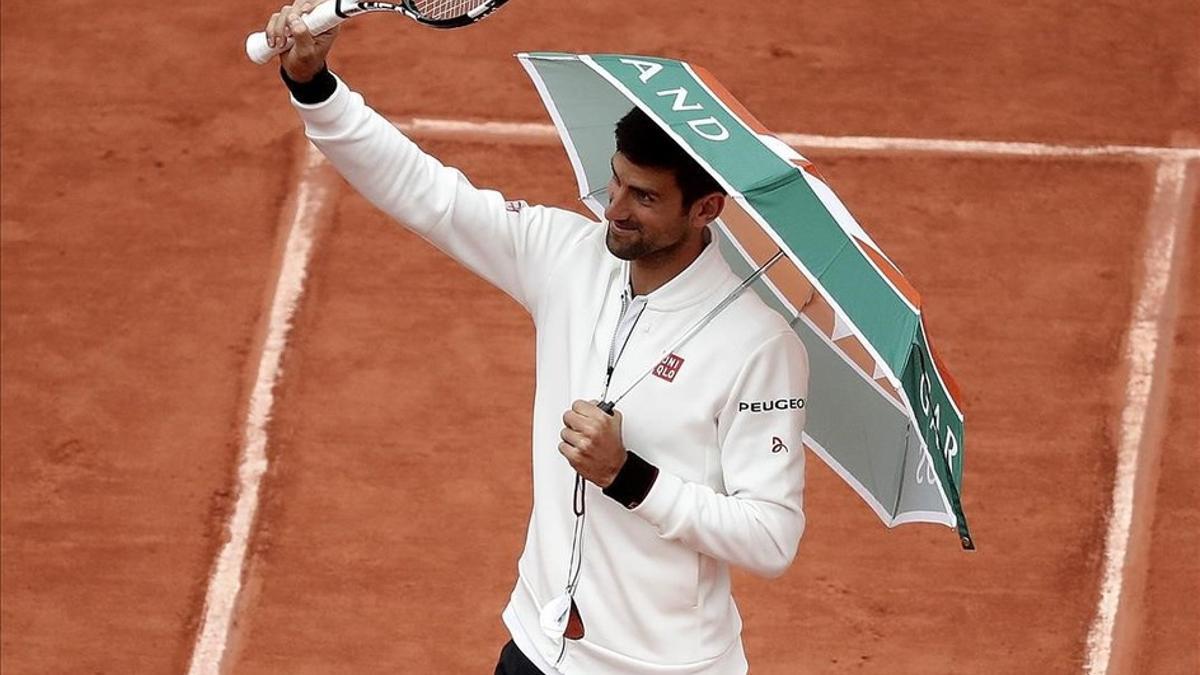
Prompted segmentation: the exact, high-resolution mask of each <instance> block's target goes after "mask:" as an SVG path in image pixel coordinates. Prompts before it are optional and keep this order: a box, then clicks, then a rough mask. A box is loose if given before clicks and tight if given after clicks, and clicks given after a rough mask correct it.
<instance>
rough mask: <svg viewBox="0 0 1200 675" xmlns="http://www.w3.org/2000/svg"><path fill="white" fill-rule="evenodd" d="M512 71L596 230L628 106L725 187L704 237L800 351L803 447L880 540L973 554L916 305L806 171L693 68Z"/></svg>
mask: <svg viewBox="0 0 1200 675" xmlns="http://www.w3.org/2000/svg"><path fill="white" fill-rule="evenodd" d="M517 58H518V59H519V60H520V62H521V64H522V65H523V66H524V67H525V69H526V71H527V72H528V73H529V76H530V77H531V78H532V79H533V82H534V85H535V86H536V87H537V90H538V93H539V94H540V96H541V98H542V101H543V103H544V104H545V106H546V109H547V111H548V112H549V114H550V117H551V118H552V119H553V120H554V125H555V127H556V128H557V130H558V133H559V136H560V137H561V138H562V141H563V145H564V146H565V147H566V151H567V155H568V156H569V157H570V160H571V164H572V166H573V168H574V170H575V177H576V179H577V181H578V183H579V194H580V196H581V197H582V199H583V201H584V203H585V204H586V205H587V206H588V207H589V208H590V209H591V210H592V211H593V212H594V213H595V214H596V215H597V217H599V218H601V219H603V217H604V216H603V213H604V206H605V204H606V203H607V199H608V195H607V194H606V192H607V185H608V179H609V175H610V172H611V168H610V165H609V161H610V159H611V157H612V155H613V153H614V152H615V151H616V143H615V140H614V137H613V128H614V125H615V123H616V121H617V120H618V119H620V117H622V116H623V115H624V114H625V113H627V112H628V111H629V110H630V108H632V107H633V106H637V107H639V108H641V109H642V110H644V111H645V112H646V113H647V114H648V115H649V116H650V118H651V119H653V120H654V121H655V122H656V123H658V125H659V126H661V127H662V128H663V129H664V130H665V131H667V132H668V133H669V134H670V135H671V136H672V138H674V139H675V141H676V142H678V143H679V145H680V146H682V147H683V148H684V149H685V150H687V152H688V153H689V154H690V155H691V156H692V157H693V158H695V159H696V161H697V162H699V163H700V165H701V166H703V167H704V168H705V169H706V170H707V171H708V172H709V173H710V174H712V175H713V177H715V178H716V179H717V180H718V182H720V183H721V185H722V186H723V187H724V188H725V190H726V191H727V192H728V193H729V196H730V198H729V199H728V200H727V202H726V207H725V211H724V213H723V214H722V215H721V218H720V219H719V220H718V221H717V222H716V223H715V226H714V228H713V230H714V233H715V235H716V241H717V243H718V246H719V248H720V250H721V253H722V255H723V257H724V258H725V259H726V261H728V263H729V265H730V266H731V267H732V268H733V270H734V271H735V272H738V273H740V274H742V276H743V277H746V278H747V279H749V278H750V277H751V276H753V275H754V273H755V272H756V271H757V272H758V274H759V276H758V277H757V278H756V279H755V280H753V281H752V282H750V283H748V284H747V285H748V286H750V287H752V288H753V289H754V290H755V292H756V293H758V295H759V296H760V297H761V298H762V299H763V301H764V302H766V304H767V305H768V306H770V307H771V308H773V309H774V310H775V311H777V312H779V313H780V314H782V315H783V316H784V317H785V318H786V319H787V320H788V321H789V323H790V324H791V326H792V328H793V330H795V331H796V334H797V335H798V336H799V337H800V339H801V340H802V341H803V342H804V345H805V346H806V347H807V349H808V355H809V367H810V381H809V400H808V402H807V404H806V406H807V408H808V422H807V428H806V430H805V435H804V441H805V446H806V447H807V448H808V449H809V450H810V451H812V452H813V453H814V454H816V455H817V456H818V457H820V458H821V459H822V460H823V461H824V462H825V463H826V464H828V465H829V466H830V467H831V468H832V469H833V470H834V471H835V472H836V473H837V474H838V475H839V476H840V477H841V478H842V479H843V480H844V481H845V482H846V483H847V484H849V485H850V486H851V487H852V488H853V489H854V490H855V491H856V492H857V493H858V494H859V495H860V496H861V497H862V499H863V500H864V501H866V503H867V504H868V505H870V507H871V508H872V509H873V510H874V512H875V513H876V515H878V516H879V518H880V519H881V520H882V521H883V523H884V524H885V525H887V526H888V527H894V526H896V525H901V524H905V523H913V522H928V523H940V524H943V525H946V526H949V527H953V528H956V529H957V531H958V535H959V540H960V542H961V544H962V546H963V548H964V549H974V547H975V546H974V542H973V540H972V538H971V535H970V531H969V530H968V528H967V522H966V518H965V517H964V515H963V510H962V504H961V499H960V496H959V495H960V486H961V484H962V474H963V458H964V450H965V438H964V435H963V413H962V407H961V406H960V404H959V402H960V401H961V400H962V397H961V395H960V393H959V391H958V387H957V385H956V384H955V382H954V380H953V379H952V378H951V377H950V374H949V372H948V371H947V370H946V368H945V366H944V365H943V364H942V363H941V361H940V360H939V359H938V358H937V356H936V354H935V352H934V351H933V348H932V345H931V342H930V339H929V336H928V334H927V332H926V330H925V324H924V321H923V319H922V304H921V297H920V295H919V294H918V293H917V291H916V290H915V289H914V288H913V287H912V285H911V284H910V283H909V282H908V281H907V280H906V279H905V277H904V276H903V275H902V274H901V273H900V271H899V269H898V268H897V267H896V265H895V264H893V263H892V261H891V260H890V259H889V258H888V257H887V256H886V255H885V254H884V253H883V251H882V250H880V248H879V246H878V245H876V244H875V242H874V241H873V240H872V239H871V237H870V236H869V235H868V234H867V233H866V232H865V231H864V230H863V229H862V227H861V226H860V225H859V224H858V223H857V222H856V221H855V219H854V217H853V216H852V215H851V214H850V212H849V210H847V208H846V207H845V206H844V205H843V204H842V202H841V200H840V199H838V197H837V195H835V194H834V193H833V191H832V190H831V189H830V188H829V186H828V185H826V183H825V182H824V180H823V179H822V177H821V176H820V174H819V173H818V172H817V171H816V170H815V169H814V167H813V165H812V164H811V163H810V162H808V161H807V160H806V159H805V158H804V157H802V156H801V155H800V154H799V153H797V152H796V151H795V150H793V149H792V148H791V147H789V146H788V145H787V144H785V143H784V142H782V141H781V140H779V139H778V138H776V137H775V136H773V135H772V134H771V133H770V132H769V131H767V129H766V128H765V127H763V125H762V124H761V123H760V122H759V121H758V120H756V119H755V118H754V116H753V115H751V114H750V112H749V111H748V110H746V108H745V107H744V106H743V105H742V104H741V103H739V102H738V101H737V100H736V99H734V98H733V96H731V95H730V94H729V92H728V90H726V89H725V87H724V86H722V85H721V83H720V82H718V81H717V80H716V78H714V77H713V76H712V74H711V73H709V72H708V71H706V70H705V69H703V68H700V67H697V66H692V65H689V64H687V63H684V62H681V61H674V60H670V59H662V58H655V57H646V56H625V55H617V54H591V55H587V54H565V53H545V52H540V53H525V54H518V55H517ZM781 251H782V253H783V255H779V253H780V252H781ZM764 268H768V269H766V271H765V272H764V271H763V270H764Z"/></svg>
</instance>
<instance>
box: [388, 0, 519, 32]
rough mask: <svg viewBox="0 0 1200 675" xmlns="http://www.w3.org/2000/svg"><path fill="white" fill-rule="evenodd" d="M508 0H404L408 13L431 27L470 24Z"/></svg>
mask: <svg viewBox="0 0 1200 675" xmlns="http://www.w3.org/2000/svg"><path fill="white" fill-rule="evenodd" d="M506 2H508V0H404V6H405V7H406V8H407V9H408V12H407V13H408V14H409V16H411V17H412V18H413V19H414V20H415V21H417V22H418V23H421V24H423V25H426V26H429V27H430V28H443V29H446V28H461V27H463V26H469V25H471V24H473V23H475V22H476V21H479V20H480V19H482V18H484V17H485V16H487V15H489V14H491V13H492V12H494V11H496V10H497V9H500V7H501V5H503V4H504V3H506Z"/></svg>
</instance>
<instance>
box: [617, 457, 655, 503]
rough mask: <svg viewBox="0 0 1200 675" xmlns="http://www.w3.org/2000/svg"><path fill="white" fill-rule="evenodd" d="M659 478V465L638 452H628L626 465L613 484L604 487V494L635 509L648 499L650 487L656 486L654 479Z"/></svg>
mask: <svg viewBox="0 0 1200 675" xmlns="http://www.w3.org/2000/svg"><path fill="white" fill-rule="evenodd" d="M657 479H658V467H656V466H654V465H653V464H651V463H650V462H647V461H646V460H644V459H642V458H641V457H638V456H637V454H635V453H633V452H628V453H627V454H626V456H625V465H624V466H622V467H621V470H620V471H618V472H617V477H616V478H614V479H613V482H612V484H611V485H609V486H608V487H606V488H604V494H606V495H608V496H609V497H611V498H613V499H614V500H616V501H617V503H619V504H621V505H622V506H624V507H625V508H627V509H634V508H637V507H638V505H639V504H641V503H642V501H644V500H645V499H646V495H647V494H649V493H650V488H652V487H654V481H656V480H657Z"/></svg>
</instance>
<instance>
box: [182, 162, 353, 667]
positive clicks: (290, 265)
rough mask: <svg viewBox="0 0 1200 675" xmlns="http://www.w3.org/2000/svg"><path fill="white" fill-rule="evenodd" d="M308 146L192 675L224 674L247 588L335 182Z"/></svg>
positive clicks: (210, 582) (192, 662)
mask: <svg viewBox="0 0 1200 675" xmlns="http://www.w3.org/2000/svg"><path fill="white" fill-rule="evenodd" d="M305 145H306V147H307V150H306V151H305V157H304V170H303V172H302V173H301V178H300V183H299V186H298V188H297V191H296V199H295V211H294V212H293V214H292V218H291V225H290V229H289V232H288V238H287V244H286V246H285V248H284V253H283V262H282V264H281V265H280V269H279V278H278V280H277V281H276V284H275V292H274V297H273V298H272V301H271V314H270V319H269V323H268V326H267V335H266V340H265V342H264V344H263V346H262V356H261V358H260V359H259V362H258V375H257V376H256V378H255V380H254V389H253V391H252V392H251V394H250V409H249V411H248V413H247V415H246V426H245V431H244V435H243V439H242V442H243V446H242V452H241V456H240V462H239V466H238V495H237V503H236V505H235V506H234V509H233V513H232V515H231V517H230V520H229V523H228V537H229V539H228V540H227V541H226V542H225V544H224V546H223V547H222V548H221V552H220V554H219V555H218V557H217V561H216V565H215V567H214V569H213V573H212V576H211V577H210V578H209V582H208V592H207V594H206V596H205V598H204V619H203V623H202V624H201V627H200V632H199V634H198V635H197V637H196V644H195V646H194V648H193V650H192V661H191V665H190V666H189V667H188V673H189V674H190V675H218V673H220V672H221V661H222V658H223V656H224V654H225V648H226V645H227V644H228V643H229V633H230V628H231V626H232V624H233V618H234V609H235V607H236V606H237V599H238V593H239V592H240V590H241V587H242V575H243V571H244V569H245V563H246V551H247V546H248V544H249V540H250V532H251V529H252V528H253V526H254V517H255V513H256V512H257V511H258V502H259V486H260V483H261V482H262V477H263V474H264V473H266V471H267V452H266V448H267V431H266V426H267V422H268V421H269V420H270V417H271V406H272V404H273V403H274V400H275V397H274V388H275V383H276V381H277V380H278V378H279V364H280V361H281V359H282V357H283V351H284V347H285V346H286V344H287V336H288V331H289V329H290V328H291V318H292V314H293V313H294V312H295V311H296V306H297V304H298V303H299V300H300V296H301V294H302V293H303V290H304V276H305V272H306V269H307V267H308V261H309V257H310V255H311V253H312V247H313V239H314V237H313V234H314V232H315V230H316V227H317V225H318V223H319V221H320V217H319V214H320V212H321V208H322V205H324V204H326V203H328V202H329V201H330V193H331V191H332V189H333V188H332V186H331V185H330V184H329V181H322V179H321V175H320V173H319V171H320V169H321V168H322V166H323V165H324V157H323V156H322V155H321V153H320V152H318V151H317V149H316V148H315V147H314V146H312V145H311V144H308V143H306V144H305Z"/></svg>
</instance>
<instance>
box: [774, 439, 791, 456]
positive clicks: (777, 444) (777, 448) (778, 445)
mask: <svg viewBox="0 0 1200 675" xmlns="http://www.w3.org/2000/svg"><path fill="white" fill-rule="evenodd" d="M781 452H788V447H787V446H786V445H784V444H783V439H782V438H780V437H778V436H772V437H771V454H773V455H778V454H779V453H781Z"/></svg>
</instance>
